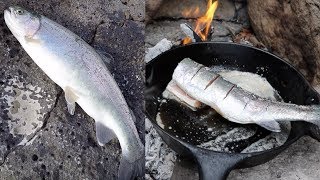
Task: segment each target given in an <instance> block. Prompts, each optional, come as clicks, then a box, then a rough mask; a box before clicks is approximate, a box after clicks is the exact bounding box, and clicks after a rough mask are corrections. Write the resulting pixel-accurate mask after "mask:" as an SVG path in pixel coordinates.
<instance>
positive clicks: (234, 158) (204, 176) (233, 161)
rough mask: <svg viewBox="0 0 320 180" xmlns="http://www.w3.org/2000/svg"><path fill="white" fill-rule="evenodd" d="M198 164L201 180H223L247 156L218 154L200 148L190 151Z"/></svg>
mask: <svg viewBox="0 0 320 180" xmlns="http://www.w3.org/2000/svg"><path fill="white" fill-rule="evenodd" d="M190 150H191V151H192V152H193V156H194V157H195V159H196V161H197V163H198V170H199V176H200V179H201V180H224V179H226V178H227V176H228V175H229V173H230V171H231V170H232V169H233V168H234V167H235V166H236V165H237V164H238V163H239V162H241V161H242V160H244V159H245V158H246V157H248V156H249V155H248V154H228V153H219V152H214V151H210V150H206V149H201V148H192V149H190Z"/></svg>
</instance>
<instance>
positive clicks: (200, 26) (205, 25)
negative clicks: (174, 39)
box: [182, 0, 218, 45]
mask: <svg viewBox="0 0 320 180" xmlns="http://www.w3.org/2000/svg"><path fill="white" fill-rule="evenodd" d="M217 7H218V1H215V2H214V3H212V0H209V1H208V4H207V11H206V13H205V15H204V16H202V17H200V18H198V19H197V21H196V27H195V29H194V31H195V32H196V33H197V34H198V35H199V36H200V38H201V39H202V40H203V41H205V40H207V36H208V34H209V31H210V28H211V22H212V20H213V17H214V13H215V12H216V10H217ZM197 9H198V10H199V8H197ZM197 9H196V10H197ZM191 12H195V11H186V12H184V14H185V15H189V14H188V13H191ZM198 12H199V11H198ZM189 43H191V38H190V37H186V38H184V39H183V40H182V44H183V45H185V44H189Z"/></svg>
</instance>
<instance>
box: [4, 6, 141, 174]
mask: <svg viewBox="0 0 320 180" xmlns="http://www.w3.org/2000/svg"><path fill="white" fill-rule="evenodd" d="M4 17H5V22H6V24H7V26H8V27H9V29H10V30H11V32H12V34H13V35H14V36H15V37H16V38H17V40H18V41H19V42H20V44H21V45H22V47H23V48H24V49H25V51H26V52H27V53H28V54H29V56H30V57H31V58H32V59H33V61H34V62H35V63H36V64H37V65H38V66H39V67H40V68H41V69H42V70H43V71H44V72H45V73H46V74H47V75H48V76H49V77H50V78H51V79H52V80H53V81H54V82H55V83H57V84H58V85H59V86H60V87H61V88H62V89H63V90H64V94H65V99H66V101H67V106H68V111H69V112H70V114H74V111H75V103H77V104H78V105H80V106H81V108H82V109H83V110H84V111H85V112H86V113H87V114H88V115H89V116H91V117H92V118H93V119H95V122H96V136H97V140H98V143H99V145H101V146H103V145H104V144H106V143H107V142H108V141H109V140H111V139H113V137H114V134H115V135H116V137H117V138H118V140H119V142H120V146H121V149H122V159H121V161H120V167H119V171H118V173H119V179H133V178H134V177H136V176H137V175H139V176H141V175H143V169H144V146H143V144H142V143H141V141H140V138H139V136H138V133H137V130H136V127H135V124H134V121H133V116H132V114H131V113H130V110H129V107H128V105H127V103H126V101H125V99H124V97H123V95H122V93H121V91H120V89H119V87H118V86H117V83H116V82H115V80H114V79H113V77H112V75H111V73H110V72H109V70H108V69H107V67H106V66H105V64H104V63H103V61H102V58H101V57H100V56H99V54H98V53H97V52H96V51H95V50H94V49H93V48H92V47H91V46H89V45H88V44H87V43H86V42H85V41H84V40H82V39H81V38H80V37H79V36H77V35H76V34H74V33H72V32H71V31H69V30H68V29H66V28H64V27H63V26H61V25H59V24H57V23H56V22H53V21H52V20H50V19H48V18H46V17H44V16H41V15H38V14H36V13H34V12H29V11H27V10H25V9H23V8H21V7H18V6H14V7H10V8H9V9H8V10H5V12H4Z"/></svg>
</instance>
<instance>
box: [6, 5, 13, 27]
mask: <svg viewBox="0 0 320 180" xmlns="http://www.w3.org/2000/svg"><path fill="white" fill-rule="evenodd" d="M12 13H13V8H12V7H9V8H8V9H6V10H4V21H5V22H6V24H7V25H8V26H9V25H10V24H11V23H12V17H11V16H12Z"/></svg>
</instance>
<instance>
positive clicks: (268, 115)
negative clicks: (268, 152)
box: [172, 58, 320, 132]
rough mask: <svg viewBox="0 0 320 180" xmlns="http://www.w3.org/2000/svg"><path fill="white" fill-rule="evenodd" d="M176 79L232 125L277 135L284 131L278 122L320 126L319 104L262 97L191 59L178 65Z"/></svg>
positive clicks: (174, 74)
mask: <svg viewBox="0 0 320 180" xmlns="http://www.w3.org/2000/svg"><path fill="white" fill-rule="evenodd" d="M172 78H173V80H174V81H175V82H176V83H177V84H178V86H179V87H180V88H181V89H182V90H184V91H185V92H186V93H187V94H188V95H189V96H191V97H193V98H194V99H196V100H199V101H200V102H202V103H204V104H206V105H209V106H210V107H212V108H213V109H215V110H216V111H217V112H218V113H219V114H221V115H222V116H223V117H224V118H226V119H228V120H230V121H232V122H236V123H240V124H249V123H255V124H258V125H260V126H262V127H264V128H266V129H268V130H270V131H274V132H280V131H281V128H280V126H279V123H278V122H277V121H307V122H311V123H314V124H316V125H318V126H319V124H320V123H319V117H320V107H319V106H318V105H310V106H301V105H296V104H290V103H283V102H277V101H271V100H269V99H266V98H261V97H259V96H256V95H254V94H252V93H250V92H248V91H246V90H244V89H242V88H240V87H238V86H236V85H235V84H232V83H230V82H229V81H226V80H225V79H223V78H222V77H221V76H220V75H218V74H216V73H215V72H212V71H210V69H209V68H208V67H205V66H203V65H202V64H199V63H196V62H194V61H192V60H191V59H189V58H185V59H184V60H182V61H181V62H180V63H179V64H178V66H177V67H176V69H175V70H174V73H173V76H172ZM257 88H258V87H257Z"/></svg>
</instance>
